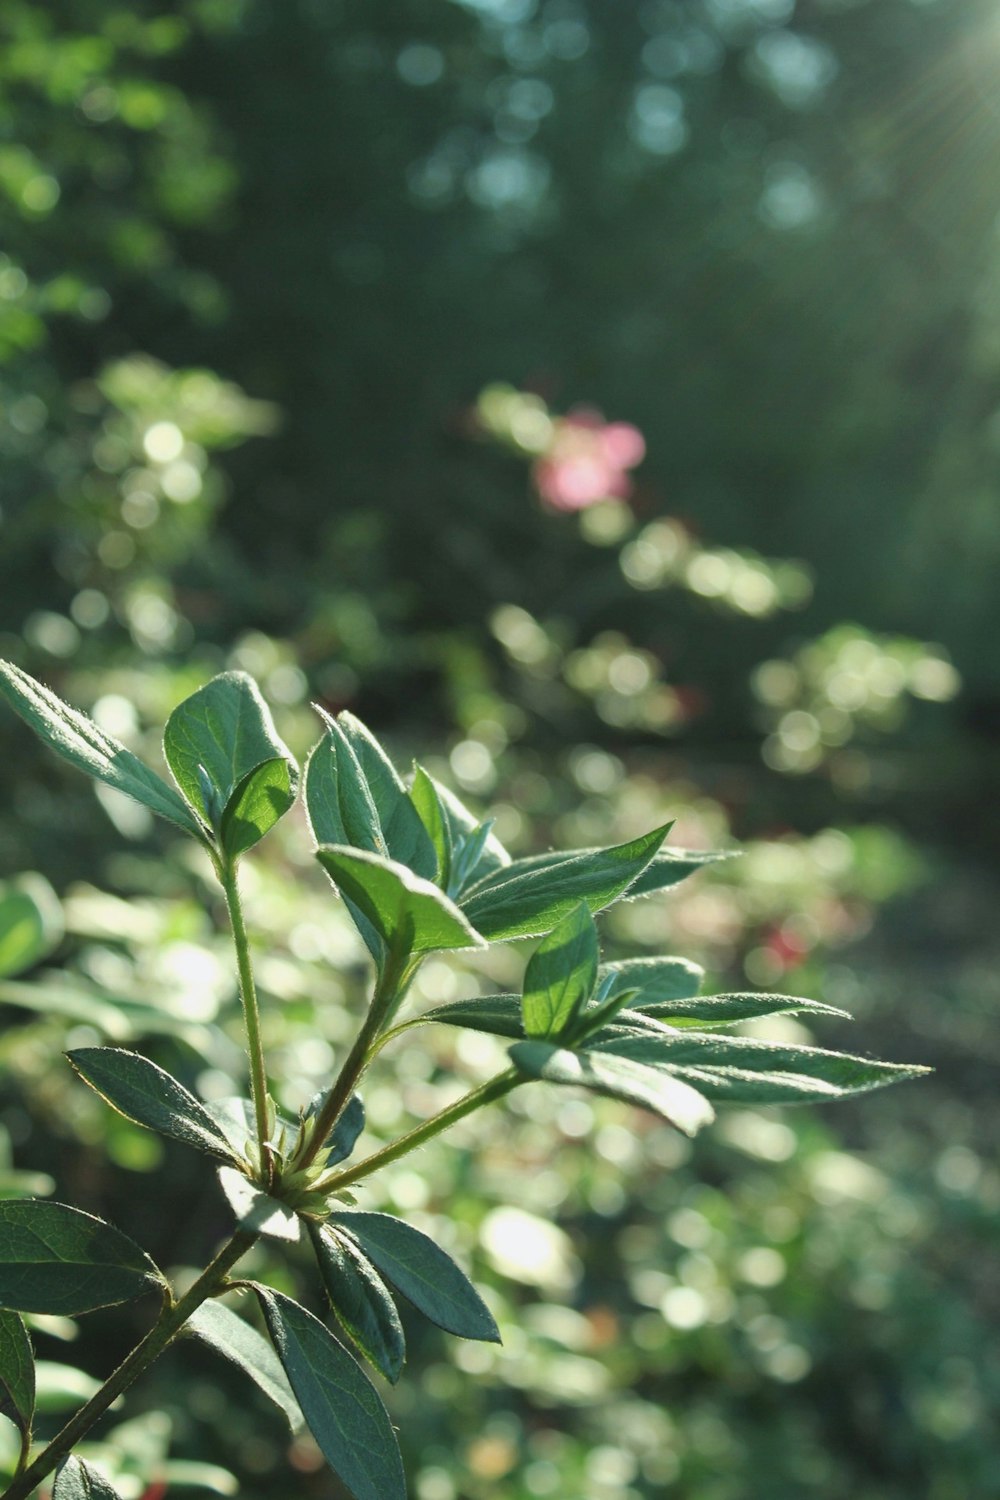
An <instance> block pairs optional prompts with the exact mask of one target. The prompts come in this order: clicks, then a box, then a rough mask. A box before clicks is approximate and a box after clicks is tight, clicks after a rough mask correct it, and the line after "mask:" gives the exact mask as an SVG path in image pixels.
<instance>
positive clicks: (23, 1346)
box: [0, 1309, 35, 1434]
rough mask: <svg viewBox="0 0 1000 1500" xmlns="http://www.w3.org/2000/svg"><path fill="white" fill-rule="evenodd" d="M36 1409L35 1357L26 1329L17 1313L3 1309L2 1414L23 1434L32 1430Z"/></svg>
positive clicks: (0, 1351)
mask: <svg viewBox="0 0 1000 1500" xmlns="http://www.w3.org/2000/svg"><path fill="white" fill-rule="evenodd" d="M34 1412H35V1357H34V1354H33V1352H32V1348H31V1340H30V1339H29V1338H28V1333H27V1329H26V1328H25V1326H24V1324H23V1323H22V1321H21V1319H20V1318H19V1317H18V1315H17V1313H16V1312H7V1311H6V1310H3V1309H0V1416H4V1417H9V1418H10V1420H11V1421H12V1422H13V1423H14V1424H15V1426H16V1427H18V1428H19V1429H20V1431H21V1433H22V1434H27V1433H29V1432H30V1431H31V1419H32V1417H33V1416H34Z"/></svg>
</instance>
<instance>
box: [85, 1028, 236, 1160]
mask: <svg viewBox="0 0 1000 1500" xmlns="http://www.w3.org/2000/svg"><path fill="white" fill-rule="evenodd" d="M66 1056H67V1057H68V1058H69V1060H70V1062H71V1063H72V1064H73V1067H74V1068H75V1069H76V1071H77V1072H78V1073H79V1074H80V1077H81V1078H83V1079H84V1081H85V1082H86V1083H89V1084H90V1086H91V1088H92V1089H96V1091H97V1093H99V1094H100V1095H101V1098H102V1099H106V1100H107V1102H108V1103H109V1104H110V1105H111V1106H112V1108H114V1109H116V1110H118V1112H119V1114H123V1115H124V1116H125V1117H126V1119H129V1120H134V1121H135V1122H136V1124H138V1125H146V1126H148V1127H149V1129H150V1130H156V1131H158V1132H159V1134H160V1135H165V1136H169V1137H170V1138H171V1139H172V1140H175V1141H182V1142H183V1143H184V1145H185V1146H193V1147H194V1148H195V1150H196V1151H203V1152H205V1153H206V1154H207V1155H208V1156H214V1157H215V1158H216V1160H219V1161H227V1162H228V1161H233V1160H234V1152H233V1150H232V1147H231V1146H230V1144H229V1141H228V1140H227V1138H226V1136H225V1134H224V1133H223V1131H222V1130H221V1129H220V1127H219V1126H218V1125H217V1124H216V1122H215V1120H213V1118H212V1116H211V1115H210V1114H209V1112H208V1110H207V1109H206V1108H205V1106H204V1105H203V1104H200V1103H199V1101H198V1100H197V1099H196V1098H195V1097H194V1095H193V1094H191V1093H189V1092H188V1090H187V1089H186V1088H185V1087H184V1085H183V1084H181V1083H178V1081H177V1079H176V1078H174V1077H172V1076H171V1074H169V1073H167V1072H165V1071H164V1069H163V1068H161V1067H158V1066H157V1064H156V1063H154V1062H150V1060H149V1058H148V1057H141V1056H140V1055H139V1053H137V1052H127V1051H125V1050H124V1049H123V1048H121V1047H78V1048H76V1049H75V1050H74V1051H73V1052H68V1053H67V1054H66Z"/></svg>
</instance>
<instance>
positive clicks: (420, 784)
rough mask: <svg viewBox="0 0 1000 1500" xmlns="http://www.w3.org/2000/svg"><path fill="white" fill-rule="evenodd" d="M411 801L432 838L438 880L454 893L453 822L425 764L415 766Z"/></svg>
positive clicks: (444, 887)
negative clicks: (452, 886) (452, 881)
mask: <svg viewBox="0 0 1000 1500" xmlns="http://www.w3.org/2000/svg"><path fill="white" fill-rule="evenodd" d="M410 800H411V802H412V803H413V805H414V807H415V808H416V810H417V816H418V817H419V819H420V821H421V823H422V824H423V825H424V828H425V829H426V831H427V837H428V838H429V839H430V841H431V845H432V847H433V849H434V854H435V856H436V858H437V883H438V885H439V886H440V887H441V889H442V890H443V891H447V892H448V894H449V895H454V894H455V893H454V891H453V890H452V888H451V856H452V852H453V849H454V840H453V838H452V832H451V824H450V820H449V818H448V816H447V813H446V812H445V809H444V804H443V803H442V801H441V798H440V797H439V796H438V789H437V786H436V785H435V782H434V778H433V777H432V776H431V775H430V774H429V773H428V772H427V771H425V770H424V768H423V766H414V768H413V785H412V786H411V787H410Z"/></svg>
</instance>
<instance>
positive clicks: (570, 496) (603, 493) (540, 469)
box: [531, 407, 646, 511]
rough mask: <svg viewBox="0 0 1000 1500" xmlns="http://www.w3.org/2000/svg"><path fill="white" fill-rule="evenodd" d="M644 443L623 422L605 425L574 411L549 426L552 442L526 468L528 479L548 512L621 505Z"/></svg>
mask: <svg viewBox="0 0 1000 1500" xmlns="http://www.w3.org/2000/svg"><path fill="white" fill-rule="evenodd" d="M645 452H646V444H645V442H644V441H643V437H642V433H641V432H640V431H639V429H638V428H637V427H633V426H632V425H631V424H630V423H628V422H605V420H604V418H603V416H602V415H601V413H600V412H599V411H593V410H591V409H589V408H585V407H580V408H578V409H577V410H576V411H571V412H570V413H569V414H568V416H565V417H558V418H556V419H555V421H554V422H553V424H552V441H551V442H550V444H549V446H548V448H547V449H546V450H545V452H544V453H542V454H541V455H540V456H539V457H538V458H537V459H536V460H535V463H534V464H533V466H532V471H531V472H532V478H533V479H534V482H535V488H536V489H537V490H538V493H539V495H540V496H541V498H542V500H543V501H544V503H545V504H546V505H547V506H548V507H549V508H550V509H551V510H564V511H573V510H586V509H587V507H588V506H590V505H596V504H597V503H598V501H600V500H626V499H627V498H628V496H629V495H630V494H631V493H632V481H631V479H630V478H629V476H628V473H627V472H626V471H627V470H628V469H634V468H635V466H636V465H637V464H639V463H641V462H642V460H643V457H644V455H645Z"/></svg>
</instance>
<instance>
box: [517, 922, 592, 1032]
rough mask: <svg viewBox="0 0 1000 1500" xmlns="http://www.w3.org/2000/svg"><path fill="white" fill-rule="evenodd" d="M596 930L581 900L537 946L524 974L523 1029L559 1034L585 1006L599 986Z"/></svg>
mask: <svg viewBox="0 0 1000 1500" xmlns="http://www.w3.org/2000/svg"><path fill="white" fill-rule="evenodd" d="M598 957H599V952H598V944H597V928H596V927H595V926H594V919H593V917H592V916H591V915H590V910H589V908H588V907H587V905H586V903H585V902H581V903H580V904H579V905H578V906H575V907H574V908H573V910H572V911H570V912H568V913H567V915H566V916H565V917H563V919H562V921H561V922H559V923H557V925H556V926H555V927H554V928H553V929H552V931H551V932H550V933H549V934H548V936H547V937H544V938H543V939H542V941H541V942H540V943H539V945H538V947H537V948H536V949H535V952H534V953H533V954H532V956H531V958H530V959H529V960H528V966H527V969H526V970H525V974H524V1002H523V1003H524V1030H525V1033H526V1034H527V1035H528V1036H538V1037H546V1036H558V1035H559V1034H560V1033H561V1032H562V1031H563V1030H564V1029H565V1028H566V1027H567V1026H568V1025H569V1023H570V1022H571V1021H572V1020H573V1017H574V1016H575V1015H576V1014H577V1012H578V1011H579V1010H581V1009H582V1008H583V1006H584V1005H586V1003H587V1001H588V1000H589V999H590V997H591V995H592V994H593V991H594V985H595V984H596V983H597V961H598Z"/></svg>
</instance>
